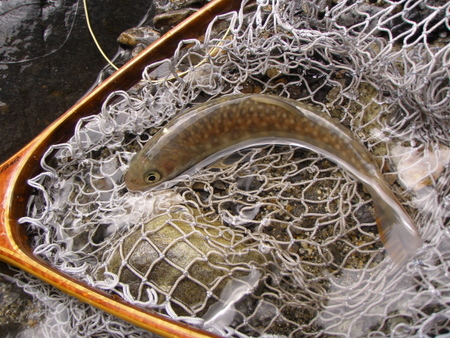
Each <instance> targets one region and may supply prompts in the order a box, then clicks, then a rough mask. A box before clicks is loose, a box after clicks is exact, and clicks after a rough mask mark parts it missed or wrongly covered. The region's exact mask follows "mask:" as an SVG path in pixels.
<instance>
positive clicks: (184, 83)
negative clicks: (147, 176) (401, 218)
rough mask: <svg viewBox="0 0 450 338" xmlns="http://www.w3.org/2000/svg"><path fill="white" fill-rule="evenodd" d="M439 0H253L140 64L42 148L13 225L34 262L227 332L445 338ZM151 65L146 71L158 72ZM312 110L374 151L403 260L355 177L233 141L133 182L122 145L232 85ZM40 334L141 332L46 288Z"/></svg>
mask: <svg viewBox="0 0 450 338" xmlns="http://www.w3.org/2000/svg"><path fill="white" fill-rule="evenodd" d="M449 17H450V3H447V2H446V1H439V0H430V1H340V2H337V1H320V0H317V1H281V0H280V1H276V0H273V1H258V2H257V5H249V6H247V7H245V9H241V11H239V12H238V13H230V14H226V15H223V16H221V17H219V18H217V19H216V20H215V21H214V22H213V23H212V24H211V25H210V27H209V29H208V31H207V33H206V35H205V37H204V39H201V41H199V40H195V39H192V40H189V41H185V42H183V43H181V44H180V46H179V48H178V49H177V51H176V53H175V55H174V57H172V58H171V59H169V60H164V61H161V62H159V63H157V64H153V65H149V67H148V68H147V69H146V70H145V71H144V72H143V74H142V81H141V83H140V84H139V85H137V86H135V87H134V88H133V89H131V90H129V91H127V92H125V91H119V92H116V93H113V94H111V95H110V97H109V98H108V100H107V102H106V103H105V104H104V106H103V109H102V111H101V113H100V114H99V115H95V116H90V117H87V118H84V119H82V120H81V121H80V122H79V123H78V125H77V128H76V132H75V134H74V136H73V137H72V138H71V139H70V141H68V142H67V143H64V144H57V145H54V146H52V147H51V148H50V149H49V150H48V151H47V154H46V155H45V156H44V158H43V160H42V163H41V165H42V168H43V173H42V174H40V175H39V176H37V177H36V178H34V179H32V180H31V181H30V184H31V185H32V186H33V187H34V188H35V190H36V194H35V195H34V197H33V198H32V199H31V201H30V204H29V205H30V206H29V214H28V216H27V217H25V218H23V219H22V222H23V223H24V224H26V225H27V226H28V228H29V232H30V234H31V236H32V239H33V246H34V248H35V254H36V255H38V256H40V257H43V258H44V259H46V260H48V261H50V262H51V263H52V264H53V265H54V266H55V267H57V268H58V269H60V270H62V271H65V272H68V273H70V274H73V275H74V276H76V277H77V278H80V279H82V280H84V281H86V282H88V283H89V284H91V285H94V286H96V287H98V288H100V289H103V290H106V291H108V292H110V293H112V294H115V295H118V296H120V297H122V298H123V299H125V300H127V301H130V302H132V303H135V304H137V305H139V306H142V307H144V308H151V309H155V310H157V311H159V312H160V313H162V314H164V315H167V316H168V317H171V318H174V319H178V320H181V321H184V322H186V323H190V324H193V325H197V326H199V327H202V328H204V329H207V330H210V331H212V332H215V333H217V334H220V335H224V336H233V337H245V336H254V337H256V336H267V337H268V336H271V337H273V336H277V337H284V336H286V337H288V336H289V337H303V336H339V337H347V336H348V337H356V336H358V337H361V336H367V337H385V336H393V337H405V336H422V337H428V336H430V337H431V336H435V335H438V334H445V333H447V334H448V333H450V330H449V327H450V275H449V266H450V232H449V230H448V226H449V216H450V214H449V212H450V196H449V187H450V185H449V182H450V176H449V168H448V163H449V160H450V149H449V141H450V134H449V115H448V113H449V107H450V90H449V89H450V84H449V78H450V44H449V41H450V23H449ZM155 69H156V70H155ZM237 92H243V93H267V94H274V95H280V96H285V97H290V98H293V99H296V100H299V101H302V102H306V103H308V104H312V105H314V106H316V107H318V108H319V109H321V110H322V111H324V112H325V113H326V114H328V115H329V116H331V117H332V118H334V119H335V120H336V121H339V122H340V123H342V124H343V125H345V126H346V127H347V128H348V129H349V130H350V131H351V132H352V134H353V135H354V137H355V138H357V139H358V140H359V141H360V142H362V143H363V144H364V145H365V146H366V147H367V148H368V149H369V151H370V152H371V154H372V155H373V157H374V159H375V160H376V162H377V163H378V165H379V166H380V168H381V170H382V172H383V174H384V175H385V178H386V180H387V181H388V182H389V183H390V185H391V187H392V189H393V191H394V192H395V194H396V196H397V197H398V199H399V200H400V201H401V202H402V204H403V205H404V207H405V209H406V210H407V211H408V213H409V214H410V215H411V217H412V218H413V219H414V221H415V223H416V224H417V226H418V228H419V229H420V232H421V235H422V237H423V239H424V242H425V244H424V246H423V248H422V249H421V250H420V251H419V252H418V255H417V256H416V257H415V258H414V259H413V260H412V261H410V262H408V263H407V264H405V265H403V266H395V265H394V264H393V262H392V261H391V259H390V258H389V257H388V256H387V255H386V253H385V250H384V248H383V245H382V243H381V242H380V238H379V234H378V232H377V228H376V224H375V221H374V217H373V204H372V201H371V197H370V195H368V194H367V193H366V192H365V191H364V189H363V188H362V186H361V185H360V184H358V183H356V182H355V181H354V180H353V179H352V178H351V177H350V176H349V175H348V174H347V173H346V172H345V171H344V170H342V169H340V168H339V167H337V166H336V165H335V164H334V163H332V162H330V161H329V160H327V159H325V158H323V157H321V156H319V155H317V154H315V153H313V152H311V151H308V150H305V149H301V148H296V147H289V146H277V145H270V146H264V147H257V148H251V149H246V150H242V151H239V152H237V153H234V154H233V155H231V156H229V157H227V158H226V159H222V160H220V161H218V162H217V163H214V164H213V165H211V166H209V167H206V168H204V169H202V170H201V171H199V172H197V173H195V174H193V175H191V176H188V177H186V176H183V177H180V178H177V179H176V180H175V185H174V186H173V187H172V188H170V189H165V190H158V191H150V192H145V193H130V192H128V191H127V189H126V188H125V186H124V183H123V175H124V173H125V172H126V171H127V168H128V165H129V162H130V160H131V158H132V156H133V155H134V154H135V153H136V152H137V151H139V150H140V149H141V148H142V146H143V145H144V144H145V143H146V141H147V140H149V139H150V138H151V137H152V135H154V134H155V132H156V131H157V130H159V129H160V128H161V127H162V126H163V125H164V124H165V123H166V122H167V121H169V120H170V119H172V118H174V117H175V116H176V115H177V114H179V113H180V112H182V111H184V110H185V109H187V108H189V107H192V106H195V105H197V104H200V103H202V102H205V101H207V100H210V99H213V98H215V97H220V96H223V95H225V94H230V93H237ZM22 278H25V279H26V281H27V282H26V283H24V285H23V287H24V288H25V289H26V290H27V291H28V292H29V293H31V294H33V295H34V296H35V297H37V298H38V299H40V300H41V301H42V302H44V303H45V304H47V305H48V316H47V318H48V319H47V322H46V323H44V325H42V327H41V330H42V332H43V334H45V335H48V336H57V335H60V336H62V335H64V336H90V337H92V336H95V337H100V336H108V337H122V336H127V337H130V336H146V335H148V336H151V335H150V334H149V333H144V332H143V331H142V330H141V329H139V328H136V327H134V326H132V325H130V324H127V323H124V322H122V321H121V320H118V319H116V318H114V317H111V316H109V315H107V314H105V313H103V312H101V311H99V310H96V309H94V308H92V307H90V306H88V305H86V304H82V303H80V302H78V301H77V300H74V299H72V298H71V297H69V296H66V295H64V294H61V293H60V292H58V291H56V290H55V289H53V288H51V287H49V286H47V285H45V284H43V283H41V282H39V281H38V280H36V279H34V278H32V277H30V276H27V275H23V276H22Z"/></svg>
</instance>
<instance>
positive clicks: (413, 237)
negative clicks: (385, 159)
mask: <svg viewBox="0 0 450 338" xmlns="http://www.w3.org/2000/svg"><path fill="white" fill-rule="evenodd" d="M368 188H369V190H370V191H371V195H372V198H373V203H374V208H375V219H376V222H377V226H378V231H379V233H380V236H381V241H382V242H383V244H384V246H385V248H386V251H387V252H388V254H389V255H390V256H391V257H392V259H393V260H394V261H395V262H396V263H398V264H403V263H406V262H407V261H409V260H410V259H411V258H413V257H414V256H415V254H416V252H417V250H418V249H419V248H420V247H421V246H422V239H421V237H420V235H419V232H418V231H417V228H416V226H415V225H414V222H413V221H412V219H411V217H409V215H408V214H407V213H406V211H405V210H404V209H403V207H402V206H401V205H400V204H399V202H398V201H397V199H396V198H395V197H394V195H393V194H392V192H391V191H390V189H389V188H387V187H386V188H383V186H380V188H381V189H380V191H378V190H379V189H374V187H368ZM374 190H376V191H374ZM372 191H373V193H372Z"/></svg>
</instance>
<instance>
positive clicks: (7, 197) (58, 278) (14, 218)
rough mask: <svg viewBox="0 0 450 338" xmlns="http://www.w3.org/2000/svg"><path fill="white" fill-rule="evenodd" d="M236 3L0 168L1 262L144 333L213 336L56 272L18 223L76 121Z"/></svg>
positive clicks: (179, 32)
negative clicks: (44, 167)
mask: <svg viewBox="0 0 450 338" xmlns="http://www.w3.org/2000/svg"><path fill="white" fill-rule="evenodd" d="M240 4H241V0H215V1H213V2H211V3H210V4H208V5H206V6H205V7H203V8H202V9H200V10H199V11H197V12H196V13H195V14H193V15H192V16H190V17H189V18H187V19H186V20H184V21H183V22H182V23H180V24H179V25H178V26H176V27H175V28H173V29H172V30H170V31H169V32H168V33H166V34H165V35H164V36H162V37H161V38H160V39H159V40H157V41H156V42H155V43H153V44H152V45H150V46H149V47H147V48H146V49H145V50H144V51H142V52H141V53H140V54H139V55H138V56H136V57H135V58H134V59H132V60H131V61H129V62H128V63H127V64H125V65H124V66H123V67H121V68H120V69H119V70H118V71H117V72H115V73H114V74H113V75H111V76H110V77H109V78H108V79H106V80H105V81H104V82H102V83H101V84H100V85H99V86H98V87H96V88H95V89H94V90H93V91H92V92H91V93H89V94H88V95H86V96H85V97H83V98H82V99H81V100H80V101H79V102H78V103H76V104H75V105H74V106H73V107H72V108H71V109H69V110H68V111H67V112H66V113H65V114H63V115H62V116H61V117H60V118H58V119H57V120H56V121H55V122H53V123H52V124H51V125H50V126H49V127H47V128H46V129H45V130H44V131H43V132H42V133H41V134H39V135H38V136H37V137H36V138H35V139H33V140H32V141H31V142H30V143H29V144H27V145H26V146H25V147H24V148H22V149H21V150H20V151H19V152H18V153H17V154H15V155H14V156H12V157H11V158H10V159H9V160H8V161H6V162H5V163H4V164H2V165H1V166H0V260H2V261H5V262H7V263H9V264H11V265H14V266H16V267H19V268H21V269H23V270H25V271H27V272H29V273H31V274H33V275H35V276H36V277H38V278H40V279H41V280H43V281H45V282H47V283H49V284H51V285H53V286H55V287H57V288H58V289H60V290H62V291H63V292H65V293H67V294H70V295H72V296H75V297H77V298H79V299H80V300H81V301H83V302H86V303H89V304H91V305H93V306H95V307H97V308H99V309H101V310H104V311H106V312H108V313H110V314H112V315H114V316H116V317H119V318H122V319H124V320H126V321H128V322H130V323H133V324H135V325H138V326H140V327H142V328H144V329H146V330H148V331H152V332H154V333H156V334H159V335H161V336H165V337H214V335H213V334H211V333H209V332H206V331H203V330H199V329H197V328H193V327H191V326H189V325H186V324H183V323H180V322H177V321H175V320H170V319H168V318H166V317H164V316H161V315H159V314H157V313H155V312H153V311H149V310H144V309H141V308H138V307H136V306H133V305H131V304H129V303H127V302H125V301H123V300H121V299H117V298H113V297H111V295H109V294H107V293H105V292H102V291H99V290H97V289H95V288H92V287H90V286H88V285H86V284H84V283H81V282H80V281H77V280H76V279H74V278H72V277H70V276H68V275H66V274H64V273H62V272H60V271H58V270H56V269H55V268H53V267H52V266H50V265H49V264H48V263H46V262H45V261H43V260H41V259H40V258H38V257H35V256H34V255H33V253H32V249H31V247H30V244H29V242H28V239H27V237H26V235H25V233H24V230H23V228H22V227H21V225H20V224H18V219H19V218H21V217H23V216H25V213H26V204H27V201H28V198H29V193H30V187H29V186H28V184H27V180H28V179H30V178H32V177H34V176H35V175H36V174H37V173H38V172H39V171H40V165H39V162H40V160H41V158H42V156H43V154H44V152H45V151H46V150H47V149H48V147H49V146H50V145H52V144H56V143H58V142H63V141H66V140H67V139H68V138H70V137H71V136H72V135H73V131H74V128H75V125H76V123H77V121H78V120H79V119H80V118H82V117H84V116H88V115H91V114H95V113H98V112H99V111H100V109H101V106H102V104H103V102H104V101H105V99H106V98H107V97H108V95H109V94H110V93H112V92H114V91H116V90H127V89H129V88H130V87H131V86H133V85H134V84H136V83H137V82H138V81H139V80H140V79H141V74H142V71H143V70H144V68H145V67H146V66H147V65H149V64H150V63H153V62H156V61H160V60H163V59H164V58H168V57H170V56H171V55H172V54H173V52H174V51H175V49H176V48H177V46H178V43H179V42H180V41H181V40H183V39H188V38H193V37H199V36H200V35H201V34H203V33H204V31H205V30H206V27H207V26H208V24H209V23H210V22H211V20H212V19H213V18H215V17H216V16H217V15H220V14H223V13H226V12H229V11H233V10H238V9H239V7H240Z"/></svg>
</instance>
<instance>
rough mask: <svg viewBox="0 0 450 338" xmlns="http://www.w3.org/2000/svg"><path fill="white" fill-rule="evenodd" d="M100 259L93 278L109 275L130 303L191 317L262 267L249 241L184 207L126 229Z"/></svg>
mask: <svg viewBox="0 0 450 338" xmlns="http://www.w3.org/2000/svg"><path fill="white" fill-rule="evenodd" d="M102 259H103V261H105V264H104V265H103V267H102V268H100V269H99V270H98V271H97V272H96V276H97V279H98V280H101V279H102V278H104V277H105V276H106V275H105V273H112V274H114V275H117V276H118V278H119V282H120V283H123V284H127V285H128V286H129V292H130V294H131V297H132V298H133V299H134V300H136V301H138V302H149V301H150V303H153V305H154V306H157V307H158V306H161V307H163V306H164V305H165V304H167V302H170V305H171V308H172V309H174V310H175V312H176V313H177V315H197V316H202V315H204V314H205V313H206V312H207V310H208V308H209V307H210V306H211V305H213V304H215V303H217V302H218V301H220V300H221V294H222V291H223V290H224V288H225V287H226V286H227V285H230V283H231V285H232V284H233V282H234V283H236V281H239V282H242V281H245V280H246V278H247V277H248V276H249V275H250V274H251V273H252V272H254V271H255V269H261V268H263V267H264V266H265V265H267V263H268V259H267V258H266V256H265V255H264V254H263V253H261V252H260V251H259V249H258V247H257V245H256V244H255V242H254V241H253V240H252V239H251V238H248V237H246V236H244V234H241V233H236V232H234V231H233V230H232V229H230V228H227V227H224V226H223V225H222V224H221V223H220V222H218V221H213V222H209V221H205V219H203V218H202V217H201V216H196V215H195V213H194V212H192V211H191V210H190V209H185V208H183V209H180V210H177V211H176V212H173V213H167V214H162V215H159V216H156V217H155V218H153V219H152V220H150V221H149V222H147V223H146V224H144V225H141V226H137V227H136V228H133V229H130V230H129V231H128V232H127V233H125V234H123V235H122V236H121V238H117V240H116V241H115V243H114V244H112V247H111V248H110V250H109V251H108V252H106V253H105V254H104V256H103V258H102ZM151 290H154V291H156V294H155V293H154V291H151ZM150 295H153V296H155V297H154V299H153V300H152V299H151V298H152V297H151V296H150ZM222 301H223V300H222Z"/></svg>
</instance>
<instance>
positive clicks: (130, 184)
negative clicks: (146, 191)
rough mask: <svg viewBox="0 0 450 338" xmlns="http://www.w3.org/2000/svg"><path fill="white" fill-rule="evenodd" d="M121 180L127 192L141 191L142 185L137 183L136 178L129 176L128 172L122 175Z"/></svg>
mask: <svg viewBox="0 0 450 338" xmlns="http://www.w3.org/2000/svg"><path fill="white" fill-rule="evenodd" d="M123 179H124V181H125V186H126V187H127V189H128V190H129V191H142V190H143V189H142V187H143V184H142V183H140V182H138V180H137V178H136V177H133V176H131V175H130V173H129V172H127V173H126V174H125V175H124V178H123Z"/></svg>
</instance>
